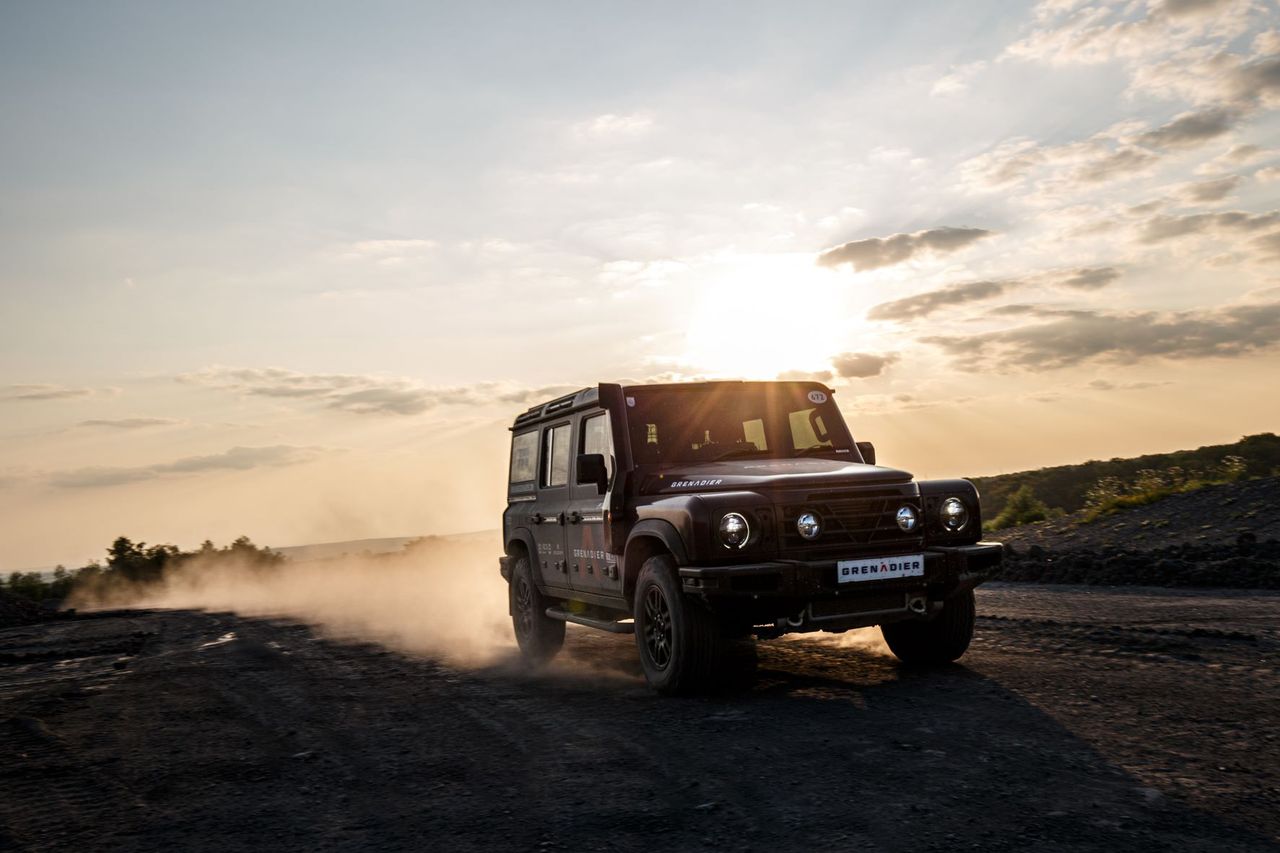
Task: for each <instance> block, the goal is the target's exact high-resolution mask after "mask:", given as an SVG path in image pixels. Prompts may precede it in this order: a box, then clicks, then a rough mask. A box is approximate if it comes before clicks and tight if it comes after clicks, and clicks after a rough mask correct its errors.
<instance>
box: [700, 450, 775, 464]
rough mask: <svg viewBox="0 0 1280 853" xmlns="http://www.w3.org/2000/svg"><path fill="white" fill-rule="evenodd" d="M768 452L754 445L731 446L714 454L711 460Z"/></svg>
mask: <svg viewBox="0 0 1280 853" xmlns="http://www.w3.org/2000/svg"><path fill="white" fill-rule="evenodd" d="M768 452H769V451H767V450H761V449H760V448H758V447H754V446H753V447H732V448H730V449H728V450H726V451H725V452H724V453H721V454H720V455H719V456H716V457H715V458H713V459H712V460H711V461H712V462H719V461H720V460H721V459H728V458H729V457H730V456H747V455H750V454H752V453H768Z"/></svg>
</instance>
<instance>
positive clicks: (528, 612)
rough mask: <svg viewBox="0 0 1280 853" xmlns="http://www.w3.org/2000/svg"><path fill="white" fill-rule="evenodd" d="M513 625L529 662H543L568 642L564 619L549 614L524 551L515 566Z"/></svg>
mask: <svg viewBox="0 0 1280 853" xmlns="http://www.w3.org/2000/svg"><path fill="white" fill-rule="evenodd" d="M509 595H510V601H511V627H512V628H513V629H514V630H515V634H516V645H518V646H519V647H520V654H521V655H522V656H523V657H524V659H525V662H526V663H528V664H529V665H531V666H541V665H543V664H545V663H546V662H547V661H549V660H551V659H552V658H553V657H555V656H556V653H557V652H559V651H560V647H561V646H563V645H564V622H562V621H560V620H559V619H552V618H551V617H550V616H548V615H547V602H546V599H544V598H543V596H542V593H541V592H540V591H539V590H538V585H537V584H536V583H534V581H533V570H532V569H531V568H530V567H529V558H528V557H526V556H523V555H521V556H520V557H518V558H517V559H516V561H515V565H513V566H512V567H511V586H510V588H509Z"/></svg>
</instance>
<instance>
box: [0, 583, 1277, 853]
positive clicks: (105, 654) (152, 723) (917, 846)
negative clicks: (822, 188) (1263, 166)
mask: <svg viewBox="0 0 1280 853" xmlns="http://www.w3.org/2000/svg"><path fill="white" fill-rule="evenodd" d="M979 612H980V614H981V618H980V622H979V627H978V637H977V638H976V640H975V643H974V646H973V648H972V649H971V651H970V652H969V654H968V655H967V656H966V657H965V658H964V660H963V665H961V666H955V667H951V668H948V669H945V670H942V671H934V672H914V671H904V670H902V669H900V668H899V667H898V666H896V665H895V664H894V662H893V661H892V659H890V658H888V657H884V656H882V655H881V654H879V653H877V652H876V651H875V650H874V649H872V648H865V647H862V648H859V647H854V648H843V647H840V646H838V645H836V644H835V643H834V642H833V641H828V642H819V641H811V640H781V641H774V642H770V643H765V644H762V645H761V652H760V658H761V664H760V675H759V679H758V681H757V683H756V684H755V685H754V686H752V687H750V688H746V689H742V690H739V691H737V692H730V693H727V694H724V695H720V696H714V697H709V698H703V699H692V700H672V699H660V698H657V697H655V696H653V695H651V694H650V693H649V692H648V690H647V689H646V688H645V687H644V685H643V683H642V682H641V680H640V678H639V676H638V674H637V666H636V664H635V661H634V649H633V647H632V645H631V639H630V638H619V637H614V636H610V635H602V634H597V633H594V632H589V631H586V630H582V631H579V630H575V629H573V628H571V629H570V640H569V644H568V647H567V652H568V653H567V654H566V655H565V656H564V658H563V659H562V660H561V661H559V662H557V664H556V665H555V666H554V667H553V668H552V669H551V670H550V671H549V672H546V673H543V674H540V675H537V676H529V675H526V674H523V673H521V672H520V671H519V669H518V668H517V667H516V666H515V665H514V664H513V663H512V662H510V661H507V662H500V663H498V664H497V665H491V666H487V667H483V668H479V669H470V670H467V669H460V668H452V667H448V666H445V665H442V664H440V663H437V662H433V661H431V660H424V659H418V658H413V657H409V656H404V655H401V654H398V653H392V652H388V651H384V650H382V649H380V648H377V647H374V646H368V645H360V644H354V643H349V642H337V641H333V640H328V639H323V638H321V637H319V636H318V635H317V633H316V632H315V631H314V630H313V629H311V628H309V627H307V626H304V625H299V624H296V623H291V622H286V621H274V620H264V619H252V620H251V619H242V618H239V617H236V616H234V615H229V614H216V613H197V612H186V611H175V612H163V611H156V612H127V613H119V614H115V615H103V616H100V617H98V618H92V619H81V620H72V621H62V622H54V623H46V624H42V625H36V626H30V627H26V628H13V629H9V630H6V631H0V750H2V758H0V849H17V850H90V849H92V850H173V849H183V850H219V851H234V850H268V849H269V850H491V849H514V850H574V851H579V850H597V849H598V850H612V849H619V850H645V851H649V850H654V849H659V850H661V849H690V848H693V849H712V850H760V851H765V850H768V851H777V850H812V849H855V848H858V849H869V848H870V849H885V850H952V849H981V850H1021V849H1028V848H1034V849H1043V850H1082V851H1083V850H1106V851H1117V850H1126V851H1128V850H1159V851H1168V850H1214V851H1220V850H1275V849H1280V735H1278V734H1277V723H1280V675H1278V674H1277V665H1276V664H1277V660H1280V655H1278V652H1280V596H1278V595H1274V594H1272V595H1258V594H1235V593H1203V592H1200V593H1192V592H1177V593H1169V592H1156V591H1150V590H1138V591H1124V592H1112V591H1105V590H1098V589H1088V590H1084V589H1079V588H1062V587H1057V588H1047V587H1012V586H1009V587H992V588H987V589H984V590H982V591H981V594H980V598H979Z"/></svg>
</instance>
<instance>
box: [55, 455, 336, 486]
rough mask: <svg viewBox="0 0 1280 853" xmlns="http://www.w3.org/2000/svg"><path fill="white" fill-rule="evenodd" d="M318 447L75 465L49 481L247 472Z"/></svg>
mask: <svg viewBox="0 0 1280 853" xmlns="http://www.w3.org/2000/svg"><path fill="white" fill-rule="evenodd" d="M325 452H326V451H325V449H324V448H320V447H296V446H293V445H288V444H278V445H273V446H270V447H232V448H231V449H229V450H226V451H223V452H222V453H215V454H212V455H209V456H186V457H183V458H181V459H175V460H174V461H172V462H159V463H156V464H154V465H140V466H136V467H122V468H108V467H90V468H77V469H75V470H73V471H64V472H62V473H58V474H54V475H53V476H52V477H51V478H50V480H49V481H50V482H51V483H52V484H53V485H55V486H62V487H64V488H97V487H102V486H119V485H123V484H125V483H137V482H142V481H144V480H155V479H159V478H162V477H172V476H183V475H190V474H202V473H207V472H210V471H248V470H251V469H254V468H278V467H283V466H286V465H299V464H302V463H304V462H310V461H311V460H313V459H316V458H318V457H319V456H320V455H322V454H323V453H325Z"/></svg>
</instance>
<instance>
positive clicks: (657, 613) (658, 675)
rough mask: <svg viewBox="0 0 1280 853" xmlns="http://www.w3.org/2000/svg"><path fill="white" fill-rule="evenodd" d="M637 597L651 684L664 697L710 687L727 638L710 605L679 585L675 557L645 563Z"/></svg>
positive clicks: (639, 646)
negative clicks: (685, 592) (686, 593)
mask: <svg viewBox="0 0 1280 853" xmlns="http://www.w3.org/2000/svg"><path fill="white" fill-rule="evenodd" d="M633 601H634V606H633V609H632V615H633V617H634V619H635V634H636V650H637V651H638V652H639V653H640V667H641V669H643V670H644V677H645V680H646V681H648V682H649V686H650V687H652V688H653V689H654V690H656V691H658V692H659V693H662V694H666V695H670V694H678V693H695V692H699V691H703V690H705V689H707V688H708V687H711V686H712V685H713V684H714V679H715V677H716V676H717V675H718V674H719V671H720V669H721V666H722V663H723V657H724V650H725V647H726V643H727V642H728V641H727V639H726V638H725V636H724V634H723V632H722V631H721V626H720V624H719V622H718V620H717V619H716V617H715V615H714V614H713V613H712V612H711V610H709V609H708V608H707V606H706V604H705V603H704V602H702V601H700V600H698V599H696V598H692V597H690V596H687V595H685V594H684V592H683V591H682V590H681V589H680V581H679V579H678V575H677V567H676V562H675V560H673V559H672V558H671V555H669V554H659V555H657V556H653V557H650V558H649V559H648V560H646V561H645V563H644V565H643V566H642V567H641V569H640V574H639V576H638V577H637V578H636V586H635V597H634V599H633Z"/></svg>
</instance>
